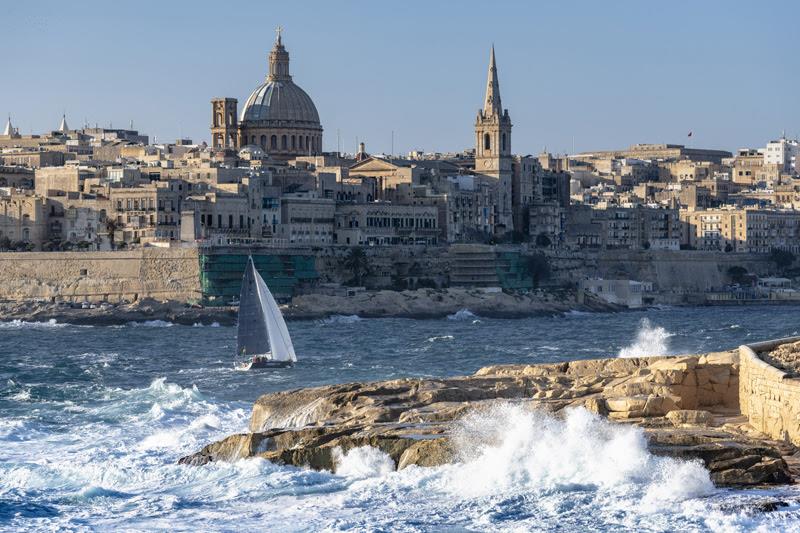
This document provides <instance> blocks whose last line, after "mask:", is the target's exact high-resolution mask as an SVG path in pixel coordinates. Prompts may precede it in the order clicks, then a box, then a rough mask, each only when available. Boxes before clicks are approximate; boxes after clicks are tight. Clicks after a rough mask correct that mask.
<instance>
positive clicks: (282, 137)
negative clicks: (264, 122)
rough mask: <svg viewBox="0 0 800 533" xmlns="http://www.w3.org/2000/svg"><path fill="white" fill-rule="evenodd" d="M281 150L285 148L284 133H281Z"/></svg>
mask: <svg viewBox="0 0 800 533" xmlns="http://www.w3.org/2000/svg"><path fill="white" fill-rule="evenodd" d="M281 150H286V135H281Z"/></svg>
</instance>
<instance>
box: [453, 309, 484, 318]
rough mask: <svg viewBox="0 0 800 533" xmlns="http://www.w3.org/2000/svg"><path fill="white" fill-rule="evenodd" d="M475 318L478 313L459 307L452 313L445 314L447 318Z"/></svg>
mask: <svg viewBox="0 0 800 533" xmlns="http://www.w3.org/2000/svg"><path fill="white" fill-rule="evenodd" d="M476 318H478V315H476V314H475V313H473V312H472V311H470V310H469V309H459V310H458V311H456V312H455V313H453V314H452V315H447V319H448V320H474V319H476Z"/></svg>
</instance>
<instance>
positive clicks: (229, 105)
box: [211, 28, 322, 160]
mask: <svg viewBox="0 0 800 533" xmlns="http://www.w3.org/2000/svg"><path fill="white" fill-rule="evenodd" d="M237 104H238V101H237V100H236V99H235V98H214V99H213V100H211V145H212V147H213V148H215V149H220V148H237V149H241V148H244V147H247V146H254V147H259V148H261V149H262V150H263V151H264V152H266V153H267V154H269V155H270V157H272V158H273V159H283V160H288V159H293V158H295V157H299V156H308V155H314V154H318V153H320V152H322V125H321V124H320V122H319V114H318V113H317V108H316V106H315V105H314V101H313V100H311V97H310V96H308V94H306V92H305V91H304V90H303V89H301V88H300V87H299V86H298V85H296V84H295V83H294V81H293V80H292V76H291V75H290V74H289V52H287V51H286V48H285V47H284V46H283V42H282V40H281V29H280V28H278V32H277V38H276V39H275V45H274V46H273V48H272V51H271V52H270V54H269V72H268V73H267V77H266V79H265V80H264V82H263V83H261V84H260V85H259V86H258V87H256V88H255V90H253V92H252V93H251V94H250V96H249V97H248V98H247V100H246V101H245V103H244V107H243V108H242V111H241V113H240V114H239V115H238V117H237Z"/></svg>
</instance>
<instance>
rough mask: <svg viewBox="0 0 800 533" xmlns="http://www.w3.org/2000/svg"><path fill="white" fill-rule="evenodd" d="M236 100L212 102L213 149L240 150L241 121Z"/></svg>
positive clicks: (220, 99)
mask: <svg viewBox="0 0 800 533" xmlns="http://www.w3.org/2000/svg"><path fill="white" fill-rule="evenodd" d="M237 104H238V101H237V100H236V98H214V99H213V100H211V147H212V148H239V139H238V136H239V133H238V130H239V119H238V117H237V116H236V108H237Z"/></svg>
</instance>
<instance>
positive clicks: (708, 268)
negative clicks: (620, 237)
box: [597, 250, 774, 291]
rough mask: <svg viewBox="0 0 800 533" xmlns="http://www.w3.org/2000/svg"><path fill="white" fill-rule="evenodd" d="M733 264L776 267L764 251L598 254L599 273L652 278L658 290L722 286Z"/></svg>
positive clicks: (760, 270)
mask: <svg viewBox="0 0 800 533" xmlns="http://www.w3.org/2000/svg"><path fill="white" fill-rule="evenodd" d="M732 266H742V267H744V268H746V269H747V270H748V272H751V273H753V274H758V275H761V276H763V275H767V274H769V273H771V272H772V271H773V270H774V265H773V263H771V262H770V261H769V259H768V258H767V256H765V255H755V254H738V253H729V254H726V253H719V252H702V251H697V250H674V251H673V250H647V251H645V250H640V251H631V250H604V251H602V252H600V253H599V255H598V258H597V274H598V275H600V276H601V277H603V278H606V279H635V280H637V281H651V282H653V284H654V286H655V288H656V289H657V290H669V289H671V288H680V289H683V290H690V291H705V290H707V289H711V288H715V287H721V286H723V285H725V284H726V283H730V280H729V278H728V275H727V272H728V269H729V268H730V267H732Z"/></svg>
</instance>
